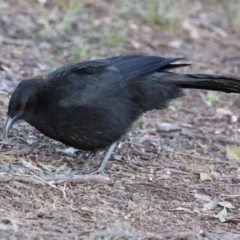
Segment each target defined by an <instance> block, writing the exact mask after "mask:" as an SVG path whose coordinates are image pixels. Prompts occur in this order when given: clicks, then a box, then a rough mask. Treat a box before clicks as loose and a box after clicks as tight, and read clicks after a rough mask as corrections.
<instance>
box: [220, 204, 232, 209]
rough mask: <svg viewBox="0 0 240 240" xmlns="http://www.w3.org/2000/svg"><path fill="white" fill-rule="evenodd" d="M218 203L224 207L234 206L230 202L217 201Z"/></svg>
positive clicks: (230, 207)
mask: <svg viewBox="0 0 240 240" xmlns="http://www.w3.org/2000/svg"><path fill="white" fill-rule="evenodd" d="M218 204H219V205H220V206H222V207H224V208H229V209H233V208H235V207H234V206H233V205H232V204H231V203H230V202H219V203H218Z"/></svg>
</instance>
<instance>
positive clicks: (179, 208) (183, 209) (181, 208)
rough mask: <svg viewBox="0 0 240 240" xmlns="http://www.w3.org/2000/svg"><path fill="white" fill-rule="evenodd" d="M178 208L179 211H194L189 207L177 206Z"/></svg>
mask: <svg viewBox="0 0 240 240" xmlns="http://www.w3.org/2000/svg"><path fill="white" fill-rule="evenodd" d="M176 210H178V211H185V212H189V213H192V212H193V211H191V210H190V209H188V208H183V207H177V208H176Z"/></svg>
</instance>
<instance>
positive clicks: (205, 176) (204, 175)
mask: <svg viewBox="0 0 240 240" xmlns="http://www.w3.org/2000/svg"><path fill="white" fill-rule="evenodd" d="M200 179H201V181H206V180H210V179H211V177H210V176H209V174H207V173H206V172H200Z"/></svg>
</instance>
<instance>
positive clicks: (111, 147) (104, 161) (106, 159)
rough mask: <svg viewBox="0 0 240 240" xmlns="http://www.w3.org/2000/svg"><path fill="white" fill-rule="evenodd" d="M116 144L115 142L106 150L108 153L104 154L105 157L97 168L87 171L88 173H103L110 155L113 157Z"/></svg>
mask: <svg viewBox="0 0 240 240" xmlns="http://www.w3.org/2000/svg"><path fill="white" fill-rule="evenodd" d="M115 146H116V143H113V144H112V145H111V146H110V147H109V148H108V150H107V151H106V153H105V155H104V158H103V159H102V160H101V162H100V164H99V165H98V166H97V167H96V168H94V169H92V170H90V171H89V172H87V173H88V174H89V173H91V174H97V173H102V172H103V170H104V169H105V167H106V165H107V162H108V160H109V159H110V157H111V154H112V152H113V150H114V148H115Z"/></svg>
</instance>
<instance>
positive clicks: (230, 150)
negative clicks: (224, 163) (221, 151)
mask: <svg viewBox="0 0 240 240" xmlns="http://www.w3.org/2000/svg"><path fill="white" fill-rule="evenodd" d="M226 152H227V158H228V159H231V160H238V161H240V147H239V146H235V145H227V146H226Z"/></svg>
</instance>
